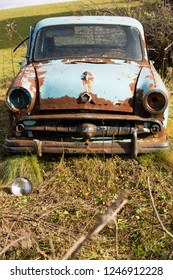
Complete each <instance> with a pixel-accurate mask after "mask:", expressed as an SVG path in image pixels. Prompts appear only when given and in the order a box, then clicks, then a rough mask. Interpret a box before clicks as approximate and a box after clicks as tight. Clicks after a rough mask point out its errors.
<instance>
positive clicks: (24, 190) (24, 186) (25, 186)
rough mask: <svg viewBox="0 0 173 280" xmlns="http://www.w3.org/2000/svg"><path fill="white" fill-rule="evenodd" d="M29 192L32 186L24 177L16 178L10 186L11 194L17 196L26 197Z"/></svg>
mask: <svg viewBox="0 0 173 280" xmlns="http://www.w3.org/2000/svg"><path fill="white" fill-rule="evenodd" d="M31 190H32V184H31V182H30V181H29V180H28V179H27V178H25V177H19V178H16V179H15V180H14V181H13V183H12V184H11V193H12V194H14V195H17V196H21V195H28V194H29V193H30V192H31Z"/></svg>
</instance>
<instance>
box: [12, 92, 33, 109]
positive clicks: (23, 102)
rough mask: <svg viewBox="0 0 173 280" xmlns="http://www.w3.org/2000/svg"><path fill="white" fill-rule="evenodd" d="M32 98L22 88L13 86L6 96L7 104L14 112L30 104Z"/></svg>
mask: <svg viewBox="0 0 173 280" xmlns="http://www.w3.org/2000/svg"><path fill="white" fill-rule="evenodd" d="M31 101H32V98H31V95H30V93H29V92H28V91H27V90H25V89H24V88H20V87H17V88H13V89H11V91H10V92H9V94H8V96H7V104H8V106H9V107H10V109H11V110H12V111H14V112H16V111H19V110H23V109H27V108H28V106H29V105H30V104H31Z"/></svg>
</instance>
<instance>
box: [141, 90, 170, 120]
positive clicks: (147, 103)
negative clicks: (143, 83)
mask: <svg viewBox="0 0 173 280" xmlns="http://www.w3.org/2000/svg"><path fill="white" fill-rule="evenodd" d="M167 105H168V97H167V95H166V93H165V92H163V91H160V90H157V89H152V90H150V91H148V92H147V93H146V94H145V95H144V96H143V106H144V108H145V110H146V111H148V112H149V113H150V114H161V113H163V112H164V111H165V109H166V107H167Z"/></svg>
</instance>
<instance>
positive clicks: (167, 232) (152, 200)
mask: <svg viewBox="0 0 173 280" xmlns="http://www.w3.org/2000/svg"><path fill="white" fill-rule="evenodd" d="M148 189H149V194H150V198H151V203H152V206H153V210H154V212H155V215H156V218H157V220H158V222H159V224H160V225H161V228H162V229H163V231H164V232H165V233H166V234H168V235H169V236H170V237H171V238H173V235H172V234H171V233H170V232H169V231H168V230H167V229H166V228H165V226H164V224H163V223H162V221H161V219H160V217H159V214H158V212H157V209H156V206H155V203H154V199H153V195H152V192H151V186H150V179H149V177H148Z"/></svg>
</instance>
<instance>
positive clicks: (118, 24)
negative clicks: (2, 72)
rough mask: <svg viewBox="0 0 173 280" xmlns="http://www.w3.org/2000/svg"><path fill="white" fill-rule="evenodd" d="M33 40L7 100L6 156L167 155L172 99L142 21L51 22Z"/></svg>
mask: <svg viewBox="0 0 173 280" xmlns="http://www.w3.org/2000/svg"><path fill="white" fill-rule="evenodd" d="M28 38H29V40H28V48H27V55H26V60H25V61H24V62H23V63H22V66H21V69H20V71H19V73H18V75H17V76H16V77H15V79H14V80H13V82H12V84H11V86H10V88H9V90H8V92H7V97H6V104H7V106H8V109H9V112H10V119H11V131H10V133H9V135H8V136H7V137H6V139H5V143H4V148H5V150H6V151H9V152H14V153H15V152H16V153H19V152H22V153H25V152H30V153H34V152H35V153H37V154H39V155H42V154H44V153H56V154H59V153H69V154H74V153H108V154H131V155H133V156H137V154H140V153H149V152H155V151H160V150H165V149H168V148H169V140H168V138H167V136H166V125H167V118H168V94H167V91H166V88H165V85H164V83H163V81H162V79H161V78H160V76H159V75H158V73H157V71H156V70H155V68H154V66H153V64H152V63H151V61H150V60H149V59H148V54H147V47H146V42H145V36H144V30H143V27H142V25H141V23H140V22H139V21H137V20H136V19H133V18H130V17H116V16H81V17H73V16H72V17H59V18H58V17H57V18H56V17H55V18H47V19H43V20H41V21H40V22H38V23H37V24H36V25H35V27H34V28H32V27H31V28H30V31H29V37H28Z"/></svg>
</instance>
